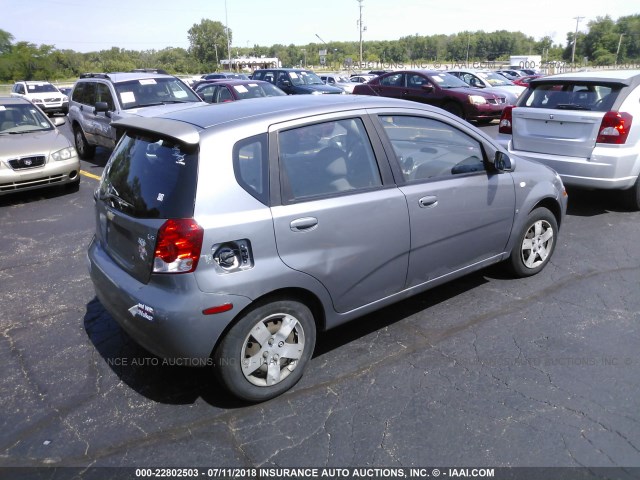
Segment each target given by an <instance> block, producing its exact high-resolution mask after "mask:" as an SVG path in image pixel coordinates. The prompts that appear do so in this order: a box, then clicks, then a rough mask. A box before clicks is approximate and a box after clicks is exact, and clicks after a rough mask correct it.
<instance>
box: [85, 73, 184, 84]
mask: <svg viewBox="0 0 640 480" xmlns="http://www.w3.org/2000/svg"><path fill="white" fill-rule="evenodd" d="M92 78H93V79H96V78H98V79H99V78H102V79H106V80H111V81H112V82H113V83H120V82H129V81H131V80H144V79H147V78H176V77H174V76H173V75H168V74H163V73H147V72H111V73H84V74H82V75H81V76H80V79H81V80H87V79H92Z"/></svg>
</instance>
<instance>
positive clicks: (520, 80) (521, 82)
mask: <svg viewBox="0 0 640 480" xmlns="http://www.w3.org/2000/svg"><path fill="white" fill-rule="evenodd" d="M542 76H543V75H527V76H526V77H518V78H516V79H515V80H514V81H513V83H514V85H520V86H522V87H528V86H529V83H531V80H535V79H536V78H540V77H542Z"/></svg>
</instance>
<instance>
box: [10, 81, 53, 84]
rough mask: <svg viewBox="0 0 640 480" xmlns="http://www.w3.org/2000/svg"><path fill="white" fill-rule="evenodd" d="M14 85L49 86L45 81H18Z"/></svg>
mask: <svg viewBox="0 0 640 480" xmlns="http://www.w3.org/2000/svg"><path fill="white" fill-rule="evenodd" d="M16 83H26V84H27V85H47V84H49V85H50V84H51V82H48V81H47V80H18V81H17V82H16Z"/></svg>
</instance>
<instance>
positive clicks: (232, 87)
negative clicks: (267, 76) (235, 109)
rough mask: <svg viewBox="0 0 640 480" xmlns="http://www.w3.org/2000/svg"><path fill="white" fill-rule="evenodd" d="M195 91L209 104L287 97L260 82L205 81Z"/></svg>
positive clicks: (195, 86) (269, 85)
mask: <svg viewBox="0 0 640 480" xmlns="http://www.w3.org/2000/svg"><path fill="white" fill-rule="evenodd" d="M194 90H195V91H196V93H197V94H198V95H199V96H200V98H202V100H204V101H205V102H207V103H224V102H234V101H236V100H244V99H247V98H259V97H279V96H282V95H286V93H284V92H283V91H282V90H280V89H279V88H278V87H276V86H275V85H273V84H271V83H269V82H262V81H260V80H204V81H201V82H198V83H197V84H196V85H194Z"/></svg>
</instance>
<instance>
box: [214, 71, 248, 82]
mask: <svg viewBox="0 0 640 480" xmlns="http://www.w3.org/2000/svg"><path fill="white" fill-rule="evenodd" d="M217 79H222V80H224V79H227V80H232V79H233V80H251V79H250V78H249V77H248V76H247V75H245V74H244V73H234V72H216V73H208V74H206V75H203V76H202V80H217Z"/></svg>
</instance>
